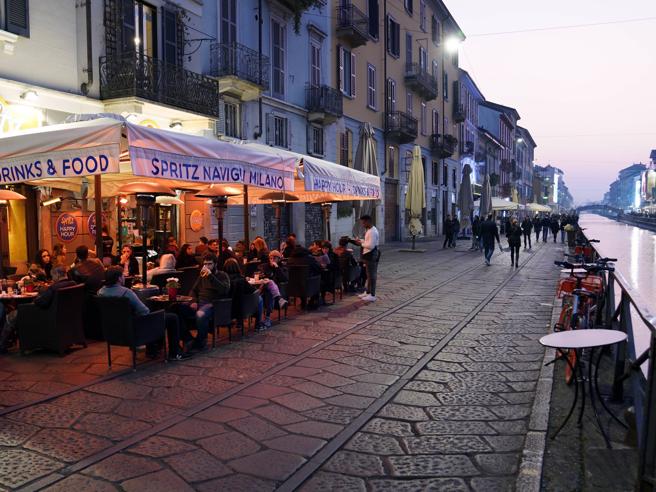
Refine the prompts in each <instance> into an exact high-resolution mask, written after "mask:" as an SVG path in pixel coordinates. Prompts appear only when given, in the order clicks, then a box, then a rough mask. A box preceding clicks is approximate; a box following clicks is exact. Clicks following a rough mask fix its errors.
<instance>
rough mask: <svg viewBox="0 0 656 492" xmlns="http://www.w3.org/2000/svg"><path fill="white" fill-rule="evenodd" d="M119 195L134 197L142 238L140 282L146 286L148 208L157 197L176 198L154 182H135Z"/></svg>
mask: <svg viewBox="0 0 656 492" xmlns="http://www.w3.org/2000/svg"><path fill="white" fill-rule="evenodd" d="M118 193H119V194H123V195H136V197H137V208H138V211H139V219H140V221H139V222H140V225H139V227H140V230H141V237H142V238H143V240H142V242H143V252H142V255H141V262H142V265H141V282H142V283H143V284H144V286H145V285H147V284H148V272H147V268H146V265H147V263H148V250H147V242H148V217H149V216H150V207H152V206H153V205H155V203H156V200H157V197H158V196H176V195H175V191H173V190H172V189H170V188H168V187H166V186H164V185H161V184H159V183H154V182H148V181H143V182H136V183H129V184H126V185H123V186H121V187H120V188H119V189H118Z"/></svg>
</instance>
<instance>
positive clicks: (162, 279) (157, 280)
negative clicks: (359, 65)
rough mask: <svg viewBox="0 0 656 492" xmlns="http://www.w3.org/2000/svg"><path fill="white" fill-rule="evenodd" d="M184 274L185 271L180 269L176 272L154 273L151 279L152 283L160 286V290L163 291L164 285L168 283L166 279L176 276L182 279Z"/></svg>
mask: <svg viewBox="0 0 656 492" xmlns="http://www.w3.org/2000/svg"><path fill="white" fill-rule="evenodd" d="M182 274H183V272H182V271H180V270H176V271H174V272H166V273H157V274H155V275H153V278H152V280H151V281H150V283H151V284H152V285H156V286H157V287H159V290H160V291H161V290H162V289H163V288H164V286H165V285H166V279H169V278H171V277H175V278H177V279H178V280H181V277H182Z"/></svg>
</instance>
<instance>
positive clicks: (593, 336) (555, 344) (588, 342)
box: [540, 328, 627, 449]
mask: <svg viewBox="0 0 656 492" xmlns="http://www.w3.org/2000/svg"><path fill="white" fill-rule="evenodd" d="M626 339H627V335H626V333H624V332H621V331H618V330H604V329H597V328H593V329H589V330H566V331H559V332H556V333H551V334H549V335H545V336H543V337H542V338H540V344H542V345H543V346H545V347H550V348H554V349H558V350H559V352H560V355H559V356H558V357H556V359H554V361H556V360H558V359H565V361H566V362H567V364H569V365H570V367H571V362H570V360H569V358H568V357H567V354H568V352H569V351H570V350H575V351H576V362H575V364H574V367H571V369H572V372H573V373H574V374H575V386H574V401H573V402H572V406H571V407H570V409H569V412H568V413H567V417H565V420H564V421H563V423H562V424H560V427H558V429H557V430H556V432H555V433H554V434H553V436H551V438H552V439H554V438H555V437H556V436H557V435H558V433H559V432H560V431H561V430H562V429H563V427H565V424H567V422H568V421H569V419H570V417H571V416H572V414H573V413H574V409H575V408H576V403H577V401H578V396H579V386H580V388H581V408H580V411H579V418H578V422H577V423H578V425H579V426H580V425H581V422H582V419H583V412H584V410H585V379H584V376H583V369H582V367H581V366H582V365H583V364H584V363H583V361H582V357H583V351H584V350H590V360H589V363H588V377H587V381H588V392H589V394H590V403H591V405H592V410H593V412H594V415H595V420H596V421H597V426H598V427H599V430H600V431H601V435H602V436H603V437H604V440H605V441H606V446H607V447H608V449H611V447H612V446H611V444H610V439H609V438H608V435H607V433H606V431H605V430H604V428H603V426H602V425H601V421H600V420H599V413H598V412H597V406H596V404H595V393H596V397H597V399H598V400H599V402H600V403H601V406H602V407H603V408H604V410H606V412H608V414H609V415H610V416H611V417H612V418H613V419H614V420H615V421H616V422H618V423H619V424H620V425H622V426H623V427H627V425H626V424H625V423H624V422H622V421H621V420H620V419H619V418H618V417H617V416H616V415H615V414H614V413H613V412H611V411H610V409H609V408H608V406H607V405H606V402H604V400H603V398H601V395H600V393H599V362H600V361H601V351H599V354H598V356H597V362H596V364H594V369H595V370H594V377H593V374H592V366H593V363H592V362H593V360H594V351H595V349H597V348H602V347H610V346H611V345H615V344H618V343H622V342H624V341H626ZM593 382H594V385H593Z"/></svg>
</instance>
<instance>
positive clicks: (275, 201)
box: [260, 191, 299, 247]
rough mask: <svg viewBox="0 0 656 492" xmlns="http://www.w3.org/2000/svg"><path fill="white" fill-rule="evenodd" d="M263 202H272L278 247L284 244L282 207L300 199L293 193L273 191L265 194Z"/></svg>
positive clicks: (262, 197)
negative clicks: (281, 225) (281, 228)
mask: <svg viewBox="0 0 656 492" xmlns="http://www.w3.org/2000/svg"><path fill="white" fill-rule="evenodd" d="M260 198H261V199H262V200H271V205H272V206H273V212H274V214H275V217H276V227H277V230H278V247H280V244H282V233H281V230H280V221H281V217H282V207H283V206H284V205H285V204H286V203H287V202H297V201H298V200H299V198H298V197H297V196H296V195H292V194H291V193H285V192H284V191H271V192H269V193H265V194H264V195H262V196H261V197H260Z"/></svg>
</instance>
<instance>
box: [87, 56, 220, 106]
mask: <svg viewBox="0 0 656 492" xmlns="http://www.w3.org/2000/svg"><path fill="white" fill-rule="evenodd" d="M131 96H133V97H141V98H143V99H148V100H149V101H154V102H158V103H162V104H166V105H168V106H174V107H177V108H181V109H185V110H188V111H193V112H195V113H201V114H205V115H208V116H214V117H218V116H219V85H218V82H217V81H216V80H214V79H213V78H211V77H207V76H205V75H202V74H200V73H196V72H192V71H191V70H186V69H185V68H183V67H181V66H178V65H173V64H170V63H166V62H164V61H162V60H160V59H158V58H153V57H150V56H147V55H142V54H139V53H136V52H134V53H124V54H121V55H118V56H111V57H108V56H102V57H100V99H115V98H119V97H131Z"/></svg>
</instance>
